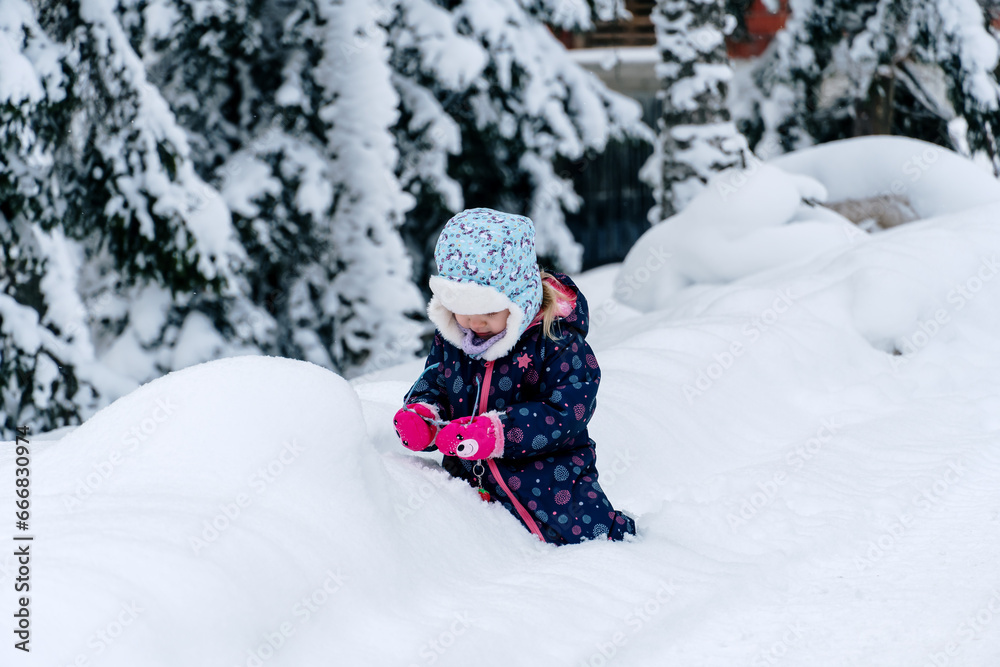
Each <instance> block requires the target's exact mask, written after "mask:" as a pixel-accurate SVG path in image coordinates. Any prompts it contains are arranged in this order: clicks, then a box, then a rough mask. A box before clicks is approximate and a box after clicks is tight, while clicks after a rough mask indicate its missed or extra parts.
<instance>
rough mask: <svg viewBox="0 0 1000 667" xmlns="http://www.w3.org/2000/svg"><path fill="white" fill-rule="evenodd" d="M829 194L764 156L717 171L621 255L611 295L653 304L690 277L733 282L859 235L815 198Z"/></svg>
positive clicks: (659, 304) (687, 282) (647, 307)
mask: <svg viewBox="0 0 1000 667" xmlns="http://www.w3.org/2000/svg"><path fill="white" fill-rule="evenodd" d="M826 197H827V192H826V189H825V188H824V187H823V185H822V184H820V183H819V182H817V181H816V180H814V179H812V178H809V177H806V176H801V175H795V174H789V173H786V172H785V171H783V170H781V169H778V168H776V167H773V166H770V165H767V164H761V163H757V164H755V165H753V166H752V167H750V168H748V169H745V170H728V171H725V172H722V173H721V174H717V175H716V176H715V177H713V178H712V179H711V180H710V181H709V183H708V185H707V186H706V187H705V189H704V190H703V191H702V192H701V193H700V194H699V195H698V196H697V197H695V199H693V200H692V201H691V203H690V204H689V205H688V206H687V208H685V209H684V210H683V211H681V212H680V213H678V214H677V215H675V216H673V217H672V218H669V219H667V220H666V221H664V222H662V223H660V224H659V225H656V226H654V227H653V228H652V229H650V230H649V231H647V232H646V233H645V234H643V235H642V237H640V238H639V240H638V241H637V242H636V244H635V245H634V246H633V247H632V249H631V250H630V251H629V253H628V255H627V256H626V258H625V261H624V262H623V263H622V267H621V271H620V273H619V275H618V278H617V281H616V297H617V298H618V299H619V300H620V301H621V302H623V303H625V304H627V305H629V306H631V307H633V308H636V309H639V310H643V311H649V310H654V309H657V308H659V307H662V305H663V304H665V303H667V302H668V301H669V299H670V298H671V297H673V296H674V295H675V294H676V293H677V292H678V291H680V290H681V289H682V288H684V287H686V286H688V285H691V284H694V283H727V282H731V281H733V280H736V279H738V278H741V277H743V276H746V275H750V274H752V273H756V272H759V271H762V270H764V269H768V268H772V267H775V266H779V265H781V264H784V263H786V262H790V261H794V260H804V259H808V258H809V257H812V256H815V255H817V254H819V253H821V252H824V251H827V250H830V249H832V248H840V247H844V246H847V245H850V244H851V243H852V241H856V240H858V239H859V238H863V237H864V233H863V232H860V231H859V230H858V229H857V228H856V227H854V225H852V224H851V223H850V222H849V221H847V220H846V219H844V218H842V217H840V216H838V215H837V214H835V213H833V212H832V211H828V210H824V209H820V208H817V207H815V206H814V205H812V204H813V203H815V202H821V201H824V200H825V199H826Z"/></svg>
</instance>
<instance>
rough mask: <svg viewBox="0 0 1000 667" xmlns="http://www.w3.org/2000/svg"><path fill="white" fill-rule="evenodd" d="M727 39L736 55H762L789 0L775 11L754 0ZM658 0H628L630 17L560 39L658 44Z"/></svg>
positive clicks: (587, 44)
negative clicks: (655, 13) (653, 17)
mask: <svg viewBox="0 0 1000 667" xmlns="http://www.w3.org/2000/svg"><path fill="white" fill-rule="evenodd" d="M748 4H749V6H748V7H747V9H746V10H745V11H744V12H743V15H742V16H741V17H737V21H738V22H739V23H738V25H737V28H736V30H735V31H733V34H732V35H730V36H729V38H727V40H726V43H727V46H728V50H729V57H730V58H734V59H744V58H752V57H754V56H759V55H760V54H761V53H763V52H764V49H766V48H767V45H768V44H769V43H770V42H771V40H772V39H773V38H774V36H775V34H777V32H778V31H779V30H781V28H782V27H783V26H784V25H785V21H786V20H787V19H788V0H780V2H779V9H778V11H777V12H775V13H771V12H770V11H768V9H767V7H765V6H764V3H763V2H762V0H752V1H750V2H748ZM655 5H656V1H655V0H625V7H626V9H628V10H629V11H630V12H631V13H632V20H630V21H615V22H609V23H598V24H597V28H596V30H594V31H593V32H589V33H584V34H572V33H562V34H561V35H560V39H561V40H562V42H563V43H564V44H565V45H566V47H567V48H571V49H578V48H600V47H622V46H654V45H655V44H656V35H655V32H654V28H653V22H652V20H651V19H650V14H651V13H652V11H653V7H654V6H655Z"/></svg>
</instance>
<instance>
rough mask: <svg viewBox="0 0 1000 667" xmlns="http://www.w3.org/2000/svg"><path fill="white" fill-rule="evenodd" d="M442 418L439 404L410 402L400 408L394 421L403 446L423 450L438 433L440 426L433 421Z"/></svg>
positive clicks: (431, 442) (432, 441) (416, 450)
mask: <svg viewBox="0 0 1000 667" xmlns="http://www.w3.org/2000/svg"><path fill="white" fill-rule="evenodd" d="M425 417H426V418H427V419H432V420H434V421H439V420H440V415H439V413H438V409H437V406H434V405H428V404H427V403H410V404H409V405H407V406H406V407H405V408H400V409H399V411H398V412H396V416H395V417H393V419H392V423H393V426H395V427H396V435H398V436H399V439H400V440H401V441H402V443H403V446H404V447H406V448H407V449H412V450H413V451H415V452H422V451H424V450H425V449H427V448H428V447H430V446H431V445H432V444H434V437H435V436H436V435H437V433H438V427H437V425H436V424H434V423H433V422H431V421H428V420H427V419H425Z"/></svg>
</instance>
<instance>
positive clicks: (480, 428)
mask: <svg viewBox="0 0 1000 667" xmlns="http://www.w3.org/2000/svg"><path fill="white" fill-rule="evenodd" d="M503 442H504V439H503V423H502V422H501V421H500V416H499V414H498V413H496V412H487V413H486V414H482V415H479V416H478V417H462V418H461V419H456V420H455V421H453V422H451V423H450V424H448V425H447V426H444V427H443V428H442V429H441V432H440V433H438V435H437V442H436V444H437V446H438V449H440V450H441V451H442V452H444V453H445V454H447V455H448V456H457V457H459V458H460V459H468V460H470V461H479V460H482V459H498V458H500V457H501V456H503Z"/></svg>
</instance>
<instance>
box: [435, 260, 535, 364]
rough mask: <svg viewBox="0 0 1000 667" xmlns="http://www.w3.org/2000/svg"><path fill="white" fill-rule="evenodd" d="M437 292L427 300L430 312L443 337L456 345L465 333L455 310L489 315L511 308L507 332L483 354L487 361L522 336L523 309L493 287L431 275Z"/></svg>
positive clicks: (503, 353)
mask: <svg viewBox="0 0 1000 667" xmlns="http://www.w3.org/2000/svg"><path fill="white" fill-rule="evenodd" d="M429 283H430V288H431V291H432V292H433V293H434V296H432V297H431V301H430V303H429V304H427V316H428V317H429V318H430V320H431V322H433V323H434V326H436V327H437V329H438V331H440V332H441V335H442V336H444V339H445V340H447V341H448V342H449V343H451V344H452V345H454V346H455V347H458V348H461V347H462V339H463V338H464V337H465V336H464V334H463V333H462V330H461V329H459V328H458V321H457V320H456V319H455V314H456V313H458V314H459V315H487V314H489V313H495V312H498V311H501V310H510V316H509V317H508V318H507V333H506V334H505V335H504V337H503V338H501V339H500V340H498V341H497V342H495V343H493V345H490V346H489V348H487V350H486V351H485V352H483V356H482V357H481V358H482V359H483V360H485V361H494V360H496V359H499V358H500V357H502V356H504V355H505V354H507V353H508V352H510V351H511V350H512V349H514V345H515V344H516V343H517V339H518V338H520V333H519V332H520V330H521V323H522V322H523V321H524V311H523V310H522V309H521V308H520V307H519V306H518V305H517V304H515V303H514V302H513V301H511V300H510V299H508V298H507V297H506V296H504V295H503V294H501V293H500V292H498V291H497V290H495V289H494V288H492V287H488V286H486V285H480V284H479V283H472V282H458V281H455V280H448V279H447V278H442V277H441V276H431V279H430V281H429Z"/></svg>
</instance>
